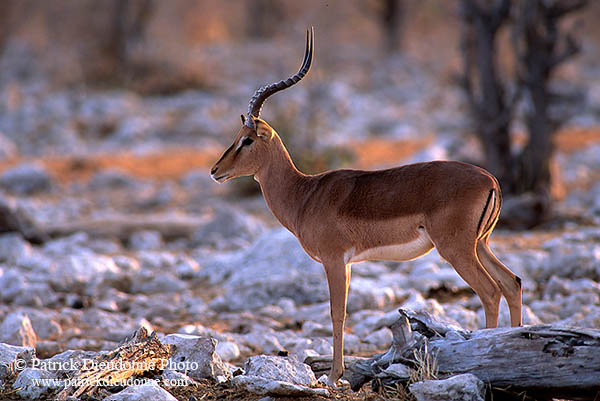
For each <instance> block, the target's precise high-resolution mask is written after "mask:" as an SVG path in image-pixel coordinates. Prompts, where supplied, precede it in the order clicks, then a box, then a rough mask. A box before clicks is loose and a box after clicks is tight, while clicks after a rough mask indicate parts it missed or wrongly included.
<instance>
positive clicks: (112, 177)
mask: <svg viewBox="0 0 600 401" xmlns="http://www.w3.org/2000/svg"><path fill="white" fill-rule="evenodd" d="M139 185H140V183H139V182H138V181H136V179H135V178H134V177H132V176H130V175H129V174H126V173H125V172H124V171H121V170H118V169H107V170H102V171H99V172H97V173H96V174H94V176H93V177H92V178H91V179H90V181H89V184H88V186H89V188H90V189H91V190H93V191H96V190H109V189H137V188H138V187H139Z"/></svg>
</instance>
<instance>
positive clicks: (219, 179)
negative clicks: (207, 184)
mask: <svg viewBox="0 0 600 401" xmlns="http://www.w3.org/2000/svg"><path fill="white" fill-rule="evenodd" d="M210 178H212V179H213V180H215V181H216V182H218V183H219V184H222V183H224V182H225V181H227V180H228V179H229V174H223V175H220V176H218V177H216V176H215V175H214V174H211V175H210Z"/></svg>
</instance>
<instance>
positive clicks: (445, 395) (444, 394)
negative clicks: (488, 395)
mask: <svg viewBox="0 0 600 401" xmlns="http://www.w3.org/2000/svg"><path fill="white" fill-rule="evenodd" d="M408 389H409V391H410V393H411V394H412V395H414V396H415V398H416V399H417V401H448V400H460V401H484V400H485V385H484V383H483V382H482V381H481V380H479V379H478V378H477V376H475V375H473V374H470V373H467V374H462V375H457V376H452V377H450V378H449V379H445V380H425V381H421V382H416V383H413V384H411V385H409V386H408Z"/></svg>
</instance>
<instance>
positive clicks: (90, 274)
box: [50, 251, 120, 295]
mask: <svg viewBox="0 0 600 401" xmlns="http://www.w3.org/2000/svg"><path fill="white" fill-rule="evenodd" d="M111 274H112V275H114V276H119V274H120V269H119V267H118V266H117V265H116V264H115V262H114V261H113V259H112V258H110V257H108V256H104V255H97V254H94V253H92V252H89V251H88V252H81V253H77V254H71V255H69V256H67V257H65V258H63V259H61V260H59V261H57V263H56V271H55V273H54V274H52V275H50V283H51V284H52V286H53V287H54V288H57V289H59V290H61V291H65V292H76V293H87V294H88V295H96V292H97V290H98V285H99V284H100V283H101V282H102V281H103V279H104V278H105V276H108V275H111Z"/></svg>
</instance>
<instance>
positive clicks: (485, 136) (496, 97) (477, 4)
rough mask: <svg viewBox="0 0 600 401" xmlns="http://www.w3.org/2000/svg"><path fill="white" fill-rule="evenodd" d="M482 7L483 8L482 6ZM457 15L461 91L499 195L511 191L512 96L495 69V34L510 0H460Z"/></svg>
mask: <svg viewBox="0 0 600 401" xmlns="http://www.w3.org/2000/svg"><path fill="white" fill-rule="evenodd" d="M482 3H483V4H482ZM460 15H461V18H462V21H463V24H462V26H461V28H462V32H461V50H462V56H463V71H464V72H463V76H462V79H461V82H462V85H463V88H464V90H465V93H466V95H467V99H468V101H469V106H470V111H471V116H472V119H473V122H474V125H475V132H476V133H477V135H478V136H479V140H480V142H481V144H482V145H483V151H484V154H485V158H486V165H487V167H488V169H489V170H490V171H491V172H492V173H493V174H494V175H495V176H496V177H497V178H498V180H499V181H500V185H501V186H502V189H503V191H505V192H506V191H507V190H508V191H511V190H512V181H513V177H512V165H513V160H512V155H511V152H510V123H511V119H512V115H513V109H514V105H515V99H516V95H515V94H513V95H508V94H507V91H508V89H507V88H508V85H507V84H506V83H504V82H502V80H501V78H500V74H499V73H498V67H497V65H496V64H497V60H496V57H495V56H496V54H497V50H498V48H497V45H496V41H497V33H498V30H499V29H500V28H501V27H502V25H504V24H505V23H506V22H508V18H509V15H510V0H498V1H495V2H485V3H484V2H481V1H477V0H462V1H461V9H460Z"/></svg>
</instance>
